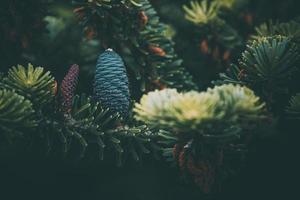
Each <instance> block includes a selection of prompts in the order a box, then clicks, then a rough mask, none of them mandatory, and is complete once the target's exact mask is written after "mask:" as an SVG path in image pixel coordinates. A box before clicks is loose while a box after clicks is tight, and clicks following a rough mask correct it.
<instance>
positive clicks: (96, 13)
mask: <svg viewBox="0 0 300 200" xmlns="http://www.w3.org/2000/svg"><path fill="white" fill-rule="evenodd" d="M107 4H108V5H109V6H107ZM139 4H141V6H136V5H133V4H131V3H129V2H128V1H110V2H107V3H106V4H103V3H99V4H95V2H85V3H82V4H79V7H78V8H77V9H75V12H76V13H77V15H78V17H79V19H80V21H81V24H82V25H83V26H84V27H85V30H86V31H87V34H88V35H96V36H97V38H98V39H100V41H101V43H102V45H103V46H104V47H105V48H107V47H111V48H113V49H114V50H115V51H116V52H118V53H119V54H120V55H121V56H122V58H123V59H124V61H125V65H126V66H127V71H128V72H129V74H130V77H131V81H132V82H134V83H138V85H139V86H138V90H137V91H133V94H139V95H140V94H141V92H143V91H145V90H152V89H153V88H159V87H164V85H167V86H170V87H175V88H179V89H189V88H195V84H194V83H193V81H192V78H191V76H190V75H189V74H188V73H187V72H186V71H185V69H184V68H183V67H182V66H181V63H182V61H181V60H180V59H178V58H177V55H176V54H175V52H174V43H173V41H171V40H170V39H169V38H167V37H166V36H165V31H166V25H165V24H163V23H161V22H160V20H159V17H158V16H157V13H156V11H155V10H154V8H153V7H152V6H151V4H150V3H149V2H148V1H147V0H141V1H139ZM132 55H134V56H132Z"/></svg>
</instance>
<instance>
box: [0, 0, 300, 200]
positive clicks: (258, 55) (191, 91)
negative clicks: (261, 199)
mask: <svg viewBox="0 0 300 200" xmlns="http://www.w3.org/2000/svg"><path fill="white" fill-rule="evenodd" d="M265 1H267V0H263V1H248V0H186V1H176V0H174V1H173V0H172V3H174V4H172V5H170V0H164V1H162V0H161V1H154V0H76V1H73V3H71V2H70V1H55V0H51V1H46V0H45V1H44V0H39V1H32V0H29V1H26V3H25V1H24V2H23V1H19V0H13V1H7V0H5V1H4V2H3V3H1V6H0V55H1V56H2V57H1V58H0V66H1V72H0V155H1V156H2V155H4V157H5V158H6V157H9V156H10V155H11V154H14V152H16V154H17V155H20V152H21V153H22V155H20V157H23V155H24V154H30V156H33V158H34V159H35V160H37V161H38V162H39V159H40V158H41V157H40V156H41V155H42V157H44V158H45V159H48V158H51V159H52V158H54V160H55V162H56V161H57V162H61V161H62V160H64V161H67V162H66V165H68V167H69V166H70V165H72V166H74V165H75V166H76V167H77V164H78V162H77V161H81V162H82V163H85V162H87V163H88V165H87V166H96V165H94V163H96V164H97V167H98V164H99V165H101V167H102V166H103V167H104V168H105V167H107V166H108V170H111V171H110V173H114V172H115V171H114V169H115V168H112V167H111V166H112V165H117V166H119V167H121V166H124V165H126V168H123V169H126V170H127V169H129V168H131V169H134V170H133V171H136V168H132V167H133V166H134V167H137V166H138V167H140V168H145V169H146V168H147V169H149V168H150V167H152V166H155V167H156V168H155V173H156V172H157V171H159V170H161V169H158V168H157V166H162V165H164V164H165V163H166V165H164V166H162V168H166V169H167V170H163V169H162V172H163V176H164V175H166V177H167V178H168V179H169V178H170V176H172V178H174V179H173V180H178V182H177V181H173V182H174V183H173V182H172V183H171V182H167V183H168V184H165V183H166V182H164V184H165V185H168V187H170V188H171V187H173V186H174V185H175V184H178V183H180V184H178V188H180V189H179V190H178V191H177V186H176V187H174V188H175V189H174V188H171V189H169V190H168V191H171V192H172V193H173V192H174V191H175V192H174V194H172V195H171V197H174V196H176V194H178V193H180V192H183V193H185V192H186V193H185V194H184V195H182V196H184V197H186V198H188V199H193V198H189V197H190V196H194V194H190V193H193V192H195V194H200V196H201V197H203V198H204V199H205V197H208V198H209V199H212V198H210V197H213V195H215V194H218V193H219V192H224V190H223V189H224V188H225V190H226V188H227V187H225V186H227V185H226V184H227V183H228V182H226V181H229V182H230V181H232V179H235V180H233V182H234V181H238V182H239V181H244V179H243V178H244V176H241V177H238V176H239V173H240V172H241V171H242V170H249V168H250V171H251V170H254V171H255V170H257V169H252V168H251V165H250V167H248V168H247V169H245V168H244V166H245V164H249V162H250V164H253V162H256V161H253V159H254V160H255V159H256V158H257V157H259V158H257V159H261V160H259V161H258V162H257V163H255V165H254V166H255V167H254V168H258V170H261V169H262V168H263V167H261V165H263V164H262V163H263V161H264V160H265V158H266V157H268V156H265V155H266V153H270V152H271V154H272V156H270V157H271V158H273V157H274V158H276V164H275V165H277V164H280V163H283V164H282V165H288V164H287V163H288V162H284V161H286V160H285V159H286V158H282V157H288V156H287V155H290V153H291V152H289V150H290V149H292V151H294V149H293V147H290V146H289V145H290V143H288V142H290V141H292V142H294V141H298V140H296V139H294V138H293V137H294V136H293V134H289V133H288V132H289V131H291V129H293V128H295V129H296V130H292V131H291V132H295V133H298V132H299V119H300V88H299V84H300V81H299V75H300V21H299V18H295V16H289V13H287V16H288V17H287V16H282V18H280V19H281V20H280V21H270V20H269V21H267V20H266V19H265V18H264V17H261V16H265V15H264V13H263V14H262V13H259V12H258V11H256V10H255V9H253V8H256V9H257V7H255V5H257V6H258V5H261V4H260V3H259V2H265ZM163 2H164V3H163ZM166 2H167V3H166ZM289 2H290V1H289ZM291 2H293V1H291ZM48 3H50V5H51V6H50V7H48V5H49V4H48ZM287 4H288V3H287ZM153 5H154V6H153ZM161 5H164V6H167V8H168V9H169V10H172V12H170V13H172V14H173V12H174V13H175V14H174V16H173V15H172V14H168V16H165V14H164V13H165V11H164V9H165V7H163V6H161ZM250 5H251V6H250ZM29 7H31V8H32V9H33V11H34V12H31V11H32V10H31V9H29ZM55 9H57V10H55ZM168 9H167V10H168ZM173 9H174V10H173ZM54 10H55V12H53V13H52V14H53V16H52V15H51V16H49V12H48V11H54ZM176 12H178V13H176ZM296 14H297V15H298V13H296ZM54 15H57V16H54ZM178 16H180V17H181V18H182V19H181V20H179V21H178V24H177V18H176V17H178ZM173 17H174V19H173V23H172V20H170V18H173ZM269 18H274V16H273V17H271V16H270V17H269ZM45 20H46V22H47V23H49V24H48V26H46V24H45ZM66 21H68V22H67V23H68V24H67V25H66V24H64V23H66ZM174 21H175V23H174ZM45 28H47V30H48V31H49V32H51V33H50V34H43V33H44V32H43V30H45ZM183 28H184V29H185V30H183ZM46 32H47V31H46ZM82 33H83V34H82ZM185 34H187V35H186V36H184V37H183V35H185ZM40 36H42V37H40ZM50 37H51V39H49V38H50ZM181 37H182V38H181ZM41 38H42V40H41ZM74 38H75V40H76V41H74V40H73V39H74ZM64 40H70V41H66V43H65V44H59V43H60V42H64ZM52 42H53V43H55V45H50V43H52ZM75 43H76V44H75ZM70 44H72V45H70ZM186 44H188V45H187V46H185V45H186ZM63 45H64V47H63V48H60V46H63ZM69 45H70V46H69ZM6 47H7V49H6ZM42 47H44V48H45V47H47V48H49V49H47V52H46V53H45V54H43V52H40V51H41V50H43V48H42ZM187 47H188V48H187ZM185 48H187V49H185ZM77 50H78V51H77ZM185 51H186V52H185ZM70 52H72V53H71V54H72V55H69V54H70ZM83 52H84V53H83ZM177 52H179V53H178V54H177ZM82 54H84V55H82ZM187 54H188V55H187ZM191 54H192V55H191ZM45 55H49V57H48V56H45ZM55 55H58V58H56V59H57V60H55V61H53V59H55V57H56V56H55ZM83 57H84V58H83ZM181 57H182V58H184V60H183V59H181ZM61 58H64V59H65V60H62V59H61ZM96 58H98V59H96ZM15 62H16V63H15ZM92 62H93V64H92V65H91V63H92ZM17 63H20V64H18V65H16V64H17ZM31 63H34V64H31ZM53 63H56V64H53ZM66 63H67V64H66ZM72 63H78V65H77V64H72ZM38 64H41V65H42V66H43V67H41V66H39V65H38ZM70 64H71V65H70ZM186 64H191V65H192V66H187V67H185V65H186ZM79 65H80V68H79ZM66 66H70V67H69V68H68V69H67V70H65V68H64V67H66ZM191 72H193V73H191ZM194 72H195V73H194ZM206 75H207V77H205V76H206ZM91 76H92V77H93V79H92V78H90V77H91ZM87 77H89V78H87ZM203 77H205V78H206V80H203V82H202V80H200V79H201V78H203ZM195 80H196V82H197V83H196V82H194V81H195ZM200 83H204V84H203V85H202V84H200ZM199 88H201V90H200V89H199ZM276 142H277V143H276ZM270 143H271V144H270ZM273 143H275V145H274V144H273ZM285 143H286V144H287V146H289V147H288V148H286V147H283V146H282V144H285ZM269 147H271V148H269ZM272 148H273V149H272ZM266 149H267V152H262V151H265V150H266ZM273 151H274V152H275V153H274V152H273ZM278 152H280V153H278ZM23 153H24V154H23ZM257 155H259V156H257ZM260 156H261V157H260ZM280 156H282V157H280ZM16 158H17V157H14V158H12V159H16ZM248 158H251V159H252V160H250V161H249V162H248V161H247V159H248ZM268 159H269V157H268ZM1 160H2V157H1ZM282 160H283V161H282ZM51 161H52V160H51ZM69 161H72V162H69ZM73 161H76V162H73ZM141 161H143V162H141ZM165 161H167V162H165ZM136 162H141V163H140V164H139V165H136ZM251 162H252V163H251ZM70 163H72V164H70ZM145 166H146V167H145ZM268 166H269V165H268ZM148 167H149V168H148ZM167 167H169V168H167ZM272 167H274V168H275V169H278V168H279V167H278V168H276V166H274V165H272ZM123 169H122V170H123ZM170 169H173V170H170ZM68 170H69V168H68ZM97 170H98V168H97ZM263 170H264V169H262V171H263ZM280 170H281V169H280ZM166 171H168V172H166ZM274 171H276V173H277V171H278V170H274ZM106 172H107V171H104V172H103V171H101V170H99V173H100V174H101V173H106ZM119 172H124V171H119ZM174 172H177V174H176V173H174ZM251 172H253V171H251ZM110 173H108V174H110ZM167 173H168V174H167ZM144 174H147V175H148V171H147V172H146V173H144ZM149 174H150V173H149ZM253 174H254V175H256V177H257V176H260V175H261V174H260V173H257V174H255V173H253ZM251 175H252V174H251ZM276 175H277V174H276ZM284 175H285V174H284ZM118 176H119V174H118ZM158 176H159V178H164V177H163V176H161V174H159V175H158ZM176 176H178V177H181V178H183V179H177V177H176ZM236 177H238V178H236ZM254 177H255V176H254ZM259 178H261V177H259ZM109 179H110V178H109ZM130 179H131V176H130ZM106 180H107V179H106ZM106 180H105V181H106ZM111 180H112V181H113V182H114V184H115V182H117V181H115V180H114V179H111ZM139 180H143V181H148V180H147V179H146V178H142V179H139ZM182 180H185V184H181V183H182ZM284 180H286V179H284ZM45 181H47V180H45ZM168 181H169V180H168ZM76 183H77V182H76ZM105 184H106V183H105ZM138 184H140V185H142V187H145V186H144V184H143V183H138ZM164 184H162V185H164ZM173 184H174V185H173ZM238 184H239V183H238ZM255 184H257V180H255ZM284 184H286V181H284ZM229 185H230V184H229ZM153 186H155V187H156V186H157V184H156V185H155V184H154V185H153ZM122 187H123V185H122ZM158 187H164V186H161V185H158ZM95 188H97V187H95ZM145 188H147V187H145ZM182 188H188V190H187V191H186V190H185V189H183V190H182ZM72 189H73V188H72ZM113 189H114V190H115V188H113ZM134 189H135V190H139V189H138V188H134ZM151 189H152V188H151ZM159 189H160V190H162V191H164V189H161V188H159ZM235 189H236V188H234V191H235ZM272 189H273V188H272ZM142 191H143V190H142ZM251 191H252V188H251ZM177 192H178V193H177ZM224 193H226V191H225V192H224ZM143 195H144V194H143ZM186 195H187V196H186ZM188 195H190V196H188ZM243 195H244V194H243ZM165 196H168V195H164V197H165ZM182 196H180V199H182V198H181V197H182ZM221 196H222V195H221ZM171 197H170V198H169V199H174V198H171ZM222 197H223V196H222ZM243 197H244V196H243ZM176 198H177V196H176ZM176 198H175V199H176ZM178 198H179V197H178ZM139 199H145V200H146V199H147V198H146V197H145V198H144V196H143V198H139ZM148 199H150V198H148ZM153 199H155V198H153ZM157 199H161V198H157ZM198 199H200V198H198ZM240 199H243V198H240ZM165 200H168V199H165Z"/></svg>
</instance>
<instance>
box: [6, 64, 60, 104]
mask: <svg viewBox="0 0 300 200" xmlns="http://www.w3.org/2000/svg"><path fill="white" fill-rule="evenodd" d="M3 82H4V84H5V87H6V88H8V89H11V90H15V91H16V92H17V93H18V94H20V95H22V96H24V97H26V98H27V99H29V100H30V101H31V102H32V103H33V105H34V107H43V106H45V105H46V104H48V103H49V102H52V101H53V100H54V95H55V92H56V91H55V90H56V85H55V81H54V78H53V77H52V76H51V75H50V72H44V69H43V68H42V67H37V68H34V67H33V66H32V65H31V64H28V67H27V68H25V67H23V66H22V65H18V66H17V67H12V68H11V69H10V70H9V72H8V76H7V77H5V78H4V80H3Z"/></svg>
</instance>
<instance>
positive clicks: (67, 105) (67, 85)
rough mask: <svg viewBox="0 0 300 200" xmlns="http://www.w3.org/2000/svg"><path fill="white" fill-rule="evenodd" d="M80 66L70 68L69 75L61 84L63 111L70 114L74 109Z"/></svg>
mask: <svg viewBox="0 0 300 200" xmlns="http://www.w3.org/2000/svg"><path fill="white" fill-rule="evenodd" d="M78 76H79V66H78V65H76V64H74V65H72V66H71V67H70V69H69V71H68V73H67V75H66V76H65V77H64V79H63V81H62V83H61V95H62V110H63V111H64V112H65V113H70V112H71V109H72V100H73V97H74V92H75V90H76V86H77V83H78Z"/></svg>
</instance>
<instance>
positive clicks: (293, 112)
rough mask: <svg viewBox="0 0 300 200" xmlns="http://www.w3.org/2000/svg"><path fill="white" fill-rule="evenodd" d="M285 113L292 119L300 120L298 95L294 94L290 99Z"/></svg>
mask: <svg viewBox="0 0 300 200" xmlns="http://www.w3.org/2000/svg"><path fill="white" fill-rule="evenodd" d="M286 113H287V115H288V116H289V117H290V118H292V119H297V120H299V119H300V94H296V95H295V96H293V97H292V98H291V100H290V103H289V105H288V107H287V108H286Z"/></svg>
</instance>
